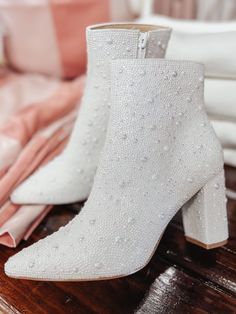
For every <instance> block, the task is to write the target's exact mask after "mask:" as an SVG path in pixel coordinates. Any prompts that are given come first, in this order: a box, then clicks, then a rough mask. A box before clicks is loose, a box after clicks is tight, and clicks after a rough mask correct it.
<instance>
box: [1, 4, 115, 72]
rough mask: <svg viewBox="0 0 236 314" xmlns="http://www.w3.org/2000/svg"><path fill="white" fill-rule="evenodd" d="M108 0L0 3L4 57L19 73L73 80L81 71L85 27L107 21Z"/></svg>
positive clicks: (83, 68) (84, 50)
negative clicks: (3, 33) (39, 74)
mask: <svg viewBox="0 0 236 314" xmlns="http://www.w3.org/2000/svg"><path fill="white" fill-rule="evenodd" d="M109 5H110V1H109V0H0V21H1V24H2V26H3V28H4V29H5V30H6V36H5V57H6V59H7V62H8V63H9V65H10V66H11V67H12V68H14V69H16V70H17V71H21V72H37V73H41V74H46V75H50V76H55V77H60V78H61V77H62V78H73V77H76V76H78V75H80V74H81V73H83V72H84V71H85V65H86V46H85V28H86V26H88V25H91V24H95V23H100V22H101V23H102V22H108V21H110V8H109Z"/></svg>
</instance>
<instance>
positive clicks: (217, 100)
mask: <svg viewBox="0 0 236 314" xmlns="http://www.w3.org/2000/svg"><path fill="white" fill-rule="evenodd" d="M205 104H206V109H207V112H208V114H210V115H211V116H214V117H215V118H216V119H218V118H220V119H226V120H232V121H235V122H236V80H224V79H210V78H209V79H205ZM234 134H235V136H236V133H234Z"/></svg>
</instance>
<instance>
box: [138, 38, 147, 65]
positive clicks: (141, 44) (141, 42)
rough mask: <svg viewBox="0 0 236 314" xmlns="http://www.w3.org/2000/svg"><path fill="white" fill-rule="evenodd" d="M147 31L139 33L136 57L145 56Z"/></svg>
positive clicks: (141, 57)
mask: <svg viewBox="0 0 236 314" xmlns="http://www.w3.org/2000/svg"><path fill="white" fill-rule="evenodd" d="M148 37H149V33H147V32H146V33H141V32H140V33H139V39H138V56H137V57H138V58H139V59H143V58H145V56H146V49H147V41H148Z"/></svg>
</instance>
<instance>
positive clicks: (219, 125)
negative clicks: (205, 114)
mask: <svg viewBox="0 0 236 314" xmlns="http://www.w3.org/2000/svg"><path fill="white" fill-rule="evenodd" d="M211 123H212V126H213V128H214V130H215V132H216V135H217V136H218V138H219V139H220V142H221V145H222V146H223V148H226V149H234V150H235V152H236V123H233V122H228V121H223V120H222V121H219V120H212V119H211ZM235 163H236V160H235Z"/></svg>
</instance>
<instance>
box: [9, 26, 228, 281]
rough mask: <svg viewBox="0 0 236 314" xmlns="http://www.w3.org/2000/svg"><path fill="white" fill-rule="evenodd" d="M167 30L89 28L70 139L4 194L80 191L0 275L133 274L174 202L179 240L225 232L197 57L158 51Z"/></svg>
mask: <svg viewBox="0 0 236 314" xmlns="http://www.w3.org/2000/svg"><path fill="white" fill-rule="evenodd" d="M169 36H170V29H168V28H164V27H155V26H150V25H135V24H130V25H127V24H119V25H117V24H116V25H99V26H93V27H89V28H88V30H87V44H88V76H87V84H86V88H85V93H84V98H83V101H82V107H81V109H80V112H79V116H78V119H77V122H76V125H75V128H74V131H73V134H72V136H71V139H70V142H69V144H68V146H67V148H66V149H65V151H64V152H63V154H62V155H60V156H59V157H57V158H56V159H55V160H53V161H52V162H50V163H49V164H48V165H47V166H45V167H44V168H41V169H40V170H39V171H37V172H36V173H35V174H34V175H33V176H32V177H30V178H29V179H28V180H26V181H25V182H24V183H23V184H22V185H20V186H19V187H18V188H17V190H16V191H15V192H14V193H13V195H12V200H13V202H15V203H25V204H36V203H39V204H64V203H71V202H75V201H82V200H84V199H86V198H87V197H88V196H89V198H88V200H87V202H86V203H85V205H84V207H83V209H82V210H81V212H80V213H79V215H77V217H75V218H74V219H73V220H72V221H71V222H70V223H69V224H68V225H67V226H65V227H62V228H60V230H59V231H57V232H55V233H54V234H52V235H51V236H49V237H47V238H46V239H43V240H40V241H39V242H38V243H36V244H34V245H32V246H31V247H29V248H26V249H24V250H22V251H21V252H20V253H18V254H16V255H15V256H14V257H12V258H10V259H9V260H8V262H7V263H6V265H5V272H6V274H7V275H8V276H11V277H15V278H26V279H34V280H55V281H60V280H62V281H83V280H101V279H109V278H116V277H121V276H126V275H129V274H132V273H134V272H136V271H138V270H140V269H141V268H143V267H144V266H145V265H146V264H147V263H148V262H149V260H150V258H151V257H152V255H153V254H154V252H155V249H156V247H157V245H158V243H159V241H160V239H161V237H162V234H163V232H164V230H165V228H166V226H167V225H168V223H169V222H170V220H171V219H172V218H173V216H174V215H175V214H176V212H177V211H178V210H180V209H181V208H182V212H183V224H184V230H185V236H186V238H187V240H189V241H190V242H194V243H195V244H198V245H200V246H203V247H205V248H207V249H209V248H214V247H218V246H221V245H223V244H225V243H226V240H227V238H228V227H227V216H226V204H225V184H224V171H223V159H222V151H221V147H220V144H219V142H218V140H217V138H216V136H215V133H214V131H213V129H212V127H211V125H210V123H209V121H208V118H207V115H206V113H205V109H204V99H203V85H204V73H203V67H202V65H200V64H196V63H193V62H185V61H170V60H164V59H160V58H162V57H164V55H165V50H166V47H167V44H168V40H169ZM90 190H91V191H90Z"/></svg>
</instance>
